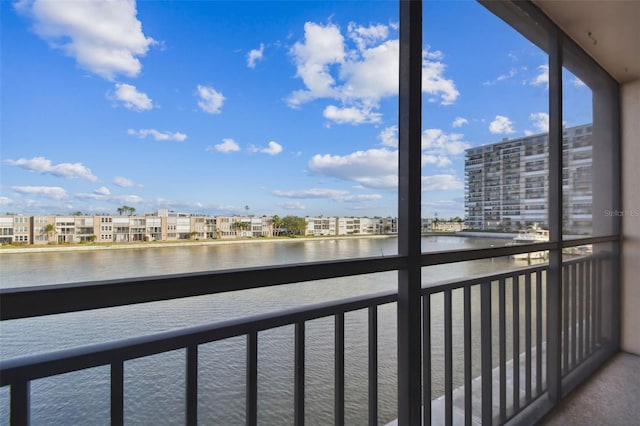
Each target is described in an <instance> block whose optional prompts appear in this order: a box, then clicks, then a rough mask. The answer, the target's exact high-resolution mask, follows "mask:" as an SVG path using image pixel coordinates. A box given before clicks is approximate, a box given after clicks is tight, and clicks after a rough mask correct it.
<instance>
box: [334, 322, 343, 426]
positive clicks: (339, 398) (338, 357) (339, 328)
mask: <svg viewBox="0 0 640 426" xmlns="http://www.w3.org/2000/svg"><path fill="white" fill-rule="evenodd" d="M334 374H335V378H334V387H335V391H334V398H335V401H334V410H335V424H336V425H337V426H343V425H344V312H340V313H337V314H336V315H335V368H334Z"/></svg>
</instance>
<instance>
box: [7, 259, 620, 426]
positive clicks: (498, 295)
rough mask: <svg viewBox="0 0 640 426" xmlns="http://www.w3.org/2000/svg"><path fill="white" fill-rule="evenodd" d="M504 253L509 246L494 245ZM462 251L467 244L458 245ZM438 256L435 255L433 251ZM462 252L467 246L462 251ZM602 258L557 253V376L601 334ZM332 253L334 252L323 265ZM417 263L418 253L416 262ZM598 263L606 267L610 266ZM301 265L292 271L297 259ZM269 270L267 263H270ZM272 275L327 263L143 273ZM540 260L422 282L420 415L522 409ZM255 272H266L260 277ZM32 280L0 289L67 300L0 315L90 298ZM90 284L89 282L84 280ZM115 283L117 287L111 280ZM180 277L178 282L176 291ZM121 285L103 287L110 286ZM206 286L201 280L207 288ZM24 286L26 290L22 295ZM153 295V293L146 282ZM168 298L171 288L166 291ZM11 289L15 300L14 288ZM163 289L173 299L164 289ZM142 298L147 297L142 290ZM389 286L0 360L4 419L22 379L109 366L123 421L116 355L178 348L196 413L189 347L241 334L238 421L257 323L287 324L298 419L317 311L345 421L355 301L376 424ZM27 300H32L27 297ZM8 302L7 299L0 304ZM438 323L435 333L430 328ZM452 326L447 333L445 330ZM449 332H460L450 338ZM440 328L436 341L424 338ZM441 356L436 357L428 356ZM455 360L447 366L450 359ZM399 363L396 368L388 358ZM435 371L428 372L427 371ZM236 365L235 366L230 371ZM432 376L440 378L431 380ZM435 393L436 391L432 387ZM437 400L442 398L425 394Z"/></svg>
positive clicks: (118, 297) (467, 420)
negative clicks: (330, 344)
mask: <svg viewBox="0 0 640 426" xmlns="http://www.w3.org/2000/svg"><path fill="white" fill-rule="evenodd" d="M500 250H501V252H504V251H506V252H515V251H517V250H518V248H513V247H511V248H502V249H500ZM469 253H471V252H469ZM437 256H438V255H436V257H437ZM472 256H473V254H472V255H467V256H466V257H472ZM402 262H403V260H402V258H399V257H391V258H389V259H387V258H383V259H377V261H376V262H375V263H373V262H372V260H370V259H365V260H355V261H348V262H343V264H344V265H345V266H346V272H342V273H338V274H336V272H335V270H334V272H332V273H331V274H330V275H332V276H336V275H353V274H355V273H358V272H357V271H360V272H361V273H364V272H365V271H366V272H373V271H374V270H378V271H384V270H392V269H397V268H398V267H399V266H401V265H402ZM607 262H610V258H609V257H607V256H604V255H602V254H599V255H590V256H587V257H581V258H577V259H573V260H570V261H567V262H564V263H563V266H562V275H563V277H564V279H563V284H562V286H563V292H562V294H563V297H562V300H561V304H562V318H563V320H562V325H561V330H560V334H561V336H562V345H561V352H562V353H561V357H562V375H563V376H566V375H569V374H570V373H571V372H572V371H574V370H575V369H577V368H578V367H579V366H580V365H581V364H583V363H584V362H585V361H587V360H588V359H589V358H590V356H591V355H593V354H595V353H596V352H597V351H598V349H599V348H600V347H601V346H602V345H603V344H604V343H605V342H606V340H605V339H603V336H602V333H601V330H602V327H603V322H602V321H603V312H602V309H603V305H602V299H603V275H602V270H603V264H606V263H607ZM336 263H338V264H340V263H341V262H333V264H336ZM427 263H428V262H426V261H423V265H426V264H427ZM610 266H611V265H609V266H608V267H610ZM298 268H300V269H301V270H302V272H301V271H297V272H296V269H298ZM274 271H275V272H274ZM283 272H289V273H290V274H291V275H292V276H291V277H289V278H288V279H287V278H282V277H281V278H279V280H280V281H281V282H290V281H291V280H295V279H298V280H300V277H301V275H304V274H305V273H308V274H310V277H309V278H311V279H314V278H318V277H322V276H324V275H326V274H328V273H327V272H326V271H325V268H323V265H321V264H311V265H299V266H297V267H296V266H287V267H275V268H257V269H252V270H237V271H223V272H220V273H214V274H212V273H208V274H189V275H187V276H180V277H161V278H158V279H147V281H151V282H152V283H153V285H154V286H155V287H156V291H157V290H158V287H159V288H162V287H163V286H166V285H169V286H171V285H176V284H180V287H181V288H182V293H183V294H184V293H185V292H186V293H190V294H191V295H194V294H197V293H198V292H197V291H195V290H194V289H195V288H197V287H198V284H197V283H198V282H199V281H201V280H202V279H211V277H212V275H215V277H216V278H217V281H218V282H219V283H221V284H223V285H222V286H221V287H219V288H218V290H219V291H228V289H227V288H226V286H225V285H224V283H225V282H226V283H233V282H236V283H237V282H243V283H244V286H245V287H246V288H250V287H252V286H259V285H255V282H256V281H257V280H258V277H259V276H262V277H263V279H265V280H266V281H267V282H272V283H273V281H274V280H275V277H279V276H280V275H279V274H282V273H283ZM548 272H549V266H548V265H546V264H544V265H538V266H529V267H524V268H518V269H513V270H509V271H505V272H502V273H498V274H491V275H484V276H478V277H473V278H468V279H464V280H453V281H449V282H442V283H437V284H433V285H429V286H426V287H423V288H422V292H421V297H422V345H423V349H422V357H423V359H422V365H423V366H424V367H423V370H422V384H423V386H422V389H423V401H427V403H423V419H426V421H425V424H431V421H432V420H433V422H434V423H439V422H440V420H442V421H443V422H444V424H447V425H451V424H454V423H464V424H479V423H481V424H503V423H505V422H508V421H509V420H510V419H513V418H514V416H516V415H518V414H519V413H521V412H522V411H523V410H525V409H526V408H527V406H529V405H530V404H531V403H532V402H534V401H535V400H536V399H540V397H541V396H542V395H543V394H545V392H546V391H547V378H546V374H547V371H548V369H547V362H548V359H551V358H550V357H553V356H555V354H550V353H548V351H549V346H548V345H547V339H548V337H549V335H548V333H549V326H550V324H549V323H547V313H546V310H547V308H548V305H547V302H548V301H547V298H548V297H549V294H551V293H552V292H547V288H548V286H549V285H551V284H550V283H548V282H547V275H548ZM265 277H266V278H265ZM101 285H103V286H106V287H109V294H110V295H111V300H110V301H109V300H106V301H105V300H103V301H101V302H100V306H102V307H103V306H106V305H111V306H114V305H124V304H133V303H138V302H140V301H141V294H138V292H137V290H136V291H132V290H131V288H129V287H128V286H133V287H135V288H136V289H137V288H142V287H145V282H144V281H137V282H136V281H124V280H123V281H119V282H117V285H114V283H108V284H105V283H95V284H94V285H93V286H90V285H87V286H83V287H84V291H86V292H89V293H91V292H93V293H94V294H97V293H95V292H100V291H101V289H100V287H101ZM50 287H51V288H43V289H42V290H37V289H27V290H19V289H18V290H7V289H5V290H3V291H2V295H3V296H4V297H7V296H9V297H11V294H14V295H15V294H17V295H18V296H16V298H15V299H14V301H17V302H19V303H18V305H20V303H21V302H24V303H27V304H28V303H29V300H30V298H31V302H33V300H35V299H33V298H37V297H40V296H42V294H46V293H48V296H52V297H53V299H54V301H55V300H64V299H68V300H70V302H69V304H68V306H64V304H61V305H59V306H58V307H56V308H51V306H52V305H51V304H47V305H48V307H38V306H31V308H30V309H29V312H23V314H22V315H19V313H17V312H15V311H13V312H11V311H9V312H4V313H3V314H2V318H3V319H7V318H9V317H12V316H13V317H17V316H20V317H25V316H36V315H46V314H50V313H53V312H65V311H77V310H81V309H91V308H93V307H94V306H93V305H92V304H91V302H87V301H86V299H85V298H84V297H83V294H82V291H83V287H81V288H77V287H75V286H73V285H72V286H50ZM92 287H93V288H92ZM118 288H119V290H118ZM185 288H186V290H185ZM114 291H115V292H116V293H120V294H115V295H114V294H113V292H114ZM211 292H214V291H212V290H211V289H209V291H207V292H206V293H211ZM29 294H30V295H29ZM154 294H156V293H154ZM176 297H177V296H176ZM21 298H22V299H21ZM162 298H163V299H166V298H172V295H171V294H165V295H164V296H163V297H162ZM147 299H148V297H147ZM397 300H398V295H397V293H396V292H386V293H380V294H374V295H366V296H360V297H355V298H350V299H345V300H337V301H332V302H326V303H322V304H317V305H313V306H304V307H299V308H295V309H290V310H285V311H281V312H274V313H268V314H262V315H258V316H252V317H246V318H240V319H236V320H230V321H224V322H219V323H214V324H209V325H204V326H197V327H192V328H186V329H181V330H175V331H167V332H163V333H159V334H153V335H147V336H142V337H136V338H131V339H126V340H121V341H115V342H108V343H102V344H96V345H90V346H85V347H80V348H76V349H69V350H63V351H59V352H53V353H47V354H41V355H34V356H27V357H23V358H17V359H10V360H3V361H1V362H0V386H2V387H5V386H9V387H10V421H11V424H13V425H23V424H29V419H30V383H31V382H32V381H34V380H36V379H40V378H44V377H50V376H54V375H60V374H64V373H69V372H74V371H79V370H84V369H88V368H93V367H98V366H109V368H110V398H111V401H110V406H111V424H113V425H120V424H123V423H124V365H125V363H126V362H127V361H129V360H132V359H137V358H142V357H148V356H151V355H155V354H159V353H164V352H168V351H173V350H177V349H183V350H184V351H185V364H184V370H185V377H186V388H185V389H186V394H185V401H186V404H185V407H186V409H185V422H186V424H189V425H195V424H197V423H198V348H199V346H200V345H203V344H206V343H209V342H215V341H221V340H224V339H230V338H233V337H238V336H245V338H246V344H245V353H246V367H245V369H246V370H245V371H244V374H245V377H246V388H245V395H246V405H245V410H246V412H245V419H246V424H247V425H255V424H257V419H258V390H257V389H258V336H259V334H260V333H262V332H264V331H265V330H270V329H274V328H278V327H283V326H287V325H289V326H293V327H294V333H293V335H292V336H291V338H292V339H293V341H294V383H293V389H292V390H291V393H292V395H293V401H294V403H293V405H294V407H293V412H294V421H295V424H298V425H302V424H304V423H305V358H306V357H308V356H312V354H309V353H307V351H306V349H305V348H306V339H305V325H306V324H307V322H309V321H311V320H315V319H319V318H333V320H334V327H335V328H334V348H333V349H334V356H335V359H334V384H333V385H334V395H335V401H334V417H335V423H336V424H345V374H348V371H345V368H346V367H345V314H346V313H349V312H353V311H359V310H366V312H367V318H368V332H367V339H368V343H367V345H368V355H367V356H368V363H367V365H368V367H367V368H368V373H367V374H368V390H367V392H368V417H369V418H368V424H371V425H376V424H378V421H379V418H378V417H379V416H378V340H377V339H378V338H377V336H378V308H379V307H380V306H382V305H386V304H390V303H395V302H397ZM36 305H37V304H36ZM4 306H7V305H6V304H5V305H3V307H4ZM438 333H442V334H440V335H439V336H436V335H437V334H438ZM455 336H458V338H454V337H455ZM460 336H462V337H461V338H460ZM436 337H438V338H442V341H443V345H442V346H440V345H438V347H435V346H434V345H432V342H433V341H434V339H435V338H436ZM439 360H441V361H442V362H439ZM454 364H455V366H456V367H460V366H461V368H454ZM399 368H402V367H401V366H399ZM435 373H437V374H435ZM239 374H240V375H241V374H242V373H241V372H239ZM436 376H437V377H439V378H438V379H436ZM439 395H442V398H440V399H438V396H439ZM436 401H440V402H442V404H440V403H438V402H436Z"/></svg>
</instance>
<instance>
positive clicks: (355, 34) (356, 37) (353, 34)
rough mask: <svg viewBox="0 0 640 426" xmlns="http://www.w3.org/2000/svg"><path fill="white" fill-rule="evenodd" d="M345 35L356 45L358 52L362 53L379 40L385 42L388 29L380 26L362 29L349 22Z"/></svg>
mask: <svg viewBox="0 0 640 426" xmlns="http://www.w3.org/2000/svg"><path fill="white" fill-rule="evenodd" d="M347 33H348V34H349V38H350V39H352V40H353V41H354V42H355V43H356V46H357V47H358V50H361V51H362V50H365V49H366V48H367V47H368V46H371V45H373V44H375V43H377V42H378V41H380V40H386V39H387V38H388V37H389V27H387V26H386V25H382V24H376V25H373V24H372V25H369V26H368V27H363V26H361V25H357V24H356V23H355V22H349V25H348V26H347Z"/></svg>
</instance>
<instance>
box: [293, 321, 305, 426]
mask: <svg viewBox="0 0 640 426" xmlns="http://www.w3.org/2000/svg"><path fill="white" fill-rule="evenodd" d="M295 328H296V329H295V349H294V350H295V355H294V357H295V360H294V363H295V373H294V382H295V384H294V397H293V398H294V402H293V417H294V424H295V425H296V426H303V425H304V375H305V365H304V361H305V360H304V353H305V348H304V345H305V336H304V335H305V332H304V331H305V330H304V322H297V323H296V327H295Z"/></svg>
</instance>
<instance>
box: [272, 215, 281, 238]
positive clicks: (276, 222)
mask: <svg viewBox="0 0 640 426" xmlns="http://www.w3.org/2000/svg"><path fill="white" fill-rule="evenodd" d="M271 226H273V236H274V237H277V236H278V235H280V228H281V227H282V219H280V217H279V216H278V215H275V216H273V217H272V218H271Z"/></svg>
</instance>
